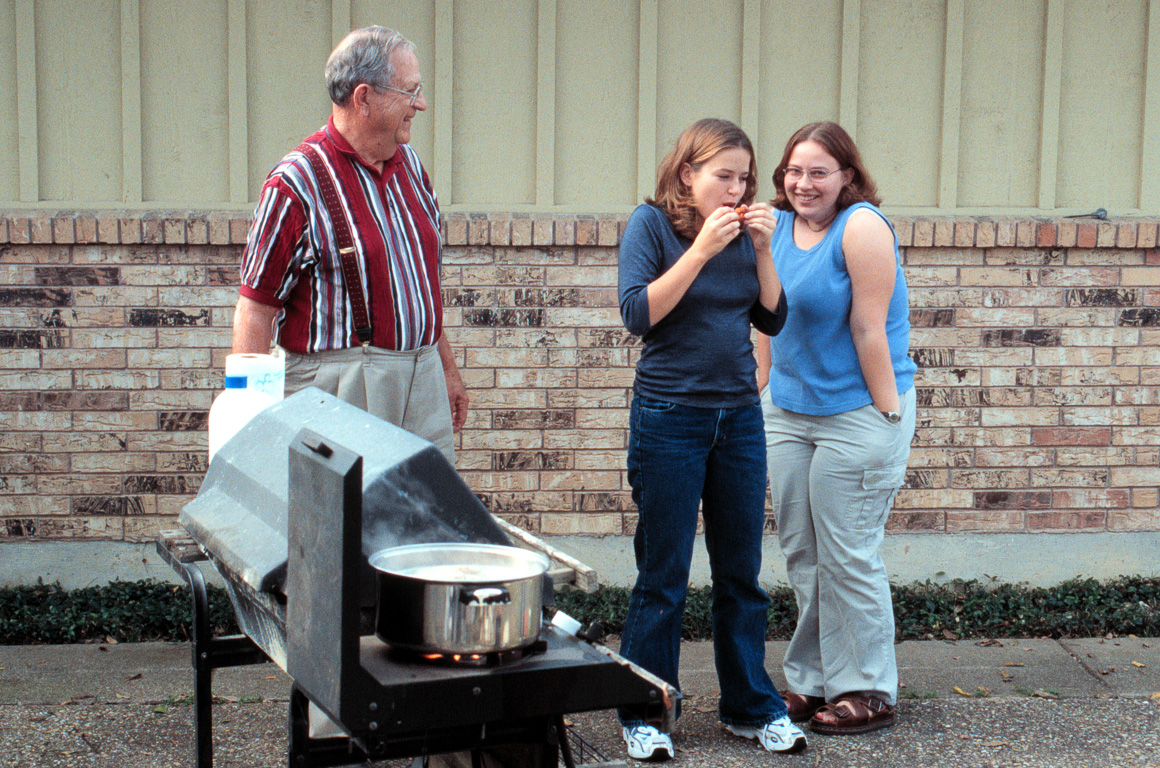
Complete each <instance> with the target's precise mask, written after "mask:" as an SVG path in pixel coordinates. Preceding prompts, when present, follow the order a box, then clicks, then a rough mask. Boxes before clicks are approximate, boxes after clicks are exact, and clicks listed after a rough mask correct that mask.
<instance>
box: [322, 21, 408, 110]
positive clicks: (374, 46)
mask: <svg viewBox="0 0 1160 768" xmlns="http://www.w3.org/2000/svg"><path fill="white" fill-rule="evenodd" d="M399 48H406V49H407V50H410V51H414V50H415V45H414V43H412V42H411V41H410V40H408V39H407V38H405V37H403V36H402V35H400V34H399V33H398V32H396V31H395V30H393V29H387V28H386V27H377V26H376V27H362V28H361V29H356V30H354V31H353V32H351V33H350V34H348V35H347V36H346V37H344V38H343V39H342V42H341V43H339V44H338V47H337V48H335V49H334V52H333V53H331V54H330V58H329V59H327V60H326V70H325V72H326V89H327V90H328V91H330V100H331V101H333V102H334V103H335V104H337V105H338V106H340V107H345V106H346V105H347V104H348V103H349V102H350V97H351V95H352V94H353V93H354V89H355V88H357V87H358V86H359V84H360V83H366V84H367V85H372V86H379V87H382V86H384V85H390V84H391V79H392V78H393V77H394V76H395V67H394V65H393V64H392V62H391V57H392V56H393V55H394V53H395V51H397V50H398V49H399Z"/></svg>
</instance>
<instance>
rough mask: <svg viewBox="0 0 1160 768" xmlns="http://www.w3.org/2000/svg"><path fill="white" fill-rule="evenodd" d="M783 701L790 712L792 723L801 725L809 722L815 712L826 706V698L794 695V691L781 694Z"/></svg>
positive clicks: (800, 694) (801, 694)
mask: <svg viewBox="0 0 1160 768" xmlns="http://www.w3.org/2000/svg"><path fill="white" fill-rule="evenodd" d="M781 699H782V701H784V702H785V706H786V708H787V709H788V710H789V719H790V722H791V723H801V722H804V721H806V720H809V719H810V718H811V717H813V716H814V713H815V712H817V711H818V710H819V709H821V708H822V707H824V706H825V705H826V699H825V697H824V696H806V695H805V694H803V693H794V692H793V691H786V692H785V693H783V694H781Z"/></svg>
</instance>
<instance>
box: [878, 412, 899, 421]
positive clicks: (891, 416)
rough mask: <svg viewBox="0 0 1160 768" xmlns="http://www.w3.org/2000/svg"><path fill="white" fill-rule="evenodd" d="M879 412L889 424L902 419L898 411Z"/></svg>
mask: <svg viewBox="0 0 1160 768" xmlns="http://www.w3.org/2000/svg"><path fill="white" fill-rule="evenodd" d="M879 413H881V414H882V418H884V419H886V420H887V421H889V422H890V423H891V424H897V423H898V422H900V421H902V414H901V413H899V412H898V411H879Z"/></svg>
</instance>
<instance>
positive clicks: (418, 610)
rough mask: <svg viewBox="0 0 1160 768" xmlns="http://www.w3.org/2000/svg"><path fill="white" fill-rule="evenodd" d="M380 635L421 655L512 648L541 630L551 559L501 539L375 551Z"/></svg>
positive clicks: (377, 621) (472, 652)
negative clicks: (490, 541)
mask: <svg viewBox="0 0 1160 768" xmlns="http://www.w3.org/2000/svg"><path fill="white" fill-rule="evenodd" d="M370 564H371V566H372V567H373V568H374V569H375V571H376V574H377V577H378V587H379V596H378V614H377V616H376V619H375V634H376V635H377V636H378V638H379V639H380V640H382V641H383V642H384V643H387V644H388V645H391V646H395V647H399V648H406V649H408V650H412V651H418V652H421V653H441V654H476V653H492V652H495V651H509V650H512V649H515V648H520V647H523V646H525V645H528V644H530V643H532V642H535V640H536V638H537V637H539V634H540V622H541V610H542V606H543V594H544V578H543V575H544V573H545V572H546V571H547V570H548V558H546V557H545V556H543V555H541V554H540V553H538V552H532V551H530V550H526V549H520V548H518V547H505V546H499V545H496V544H411V545H407V546H402V547H391V548H389V549H382V550H379V551H378V552H376V553H374V554H373V555H371V557H370Z"/></svg>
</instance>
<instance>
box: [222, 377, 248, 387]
mask: <svg viewBox="0 0 1160 768" xmlns="http://www.w3.org/2000/svg"><path fill="white" fill-rule="evenodd" d="M245 388H246V377H245V376H226V389H245Z"/></svg>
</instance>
